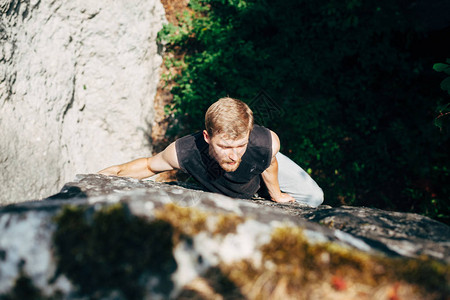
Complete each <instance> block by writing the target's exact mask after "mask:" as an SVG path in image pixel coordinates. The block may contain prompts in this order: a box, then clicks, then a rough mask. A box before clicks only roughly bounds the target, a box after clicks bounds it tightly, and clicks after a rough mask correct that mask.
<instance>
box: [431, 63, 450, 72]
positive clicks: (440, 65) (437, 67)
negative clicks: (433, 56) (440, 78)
mask: <svg viewBox="0 0 450 300" xmlns="http://www.w3.org/2000/svg"><path fill="white" fill-rule="evenodd" d="M448 68H450V66H449V65H447V64H444V63H437V64H434V65H433V70H435V71H437V72H442V71H445V70H446V69H448Z"/></svg>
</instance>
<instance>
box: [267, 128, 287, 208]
mask: <svg viewBox="0 0 450 300" xmlns="http://www.w3.org/2000/svg"><path fill="white" fill-rule="evenodd" d="M270 133H271V134H272V161H271V163H270V166H269V167H268V168H267V169H266V170H265V171H264V172H262V174H261V175H262V178H263V180H264V183H265V184H266V186H267V190H268V191H269V195H270V197H271V198H272V200H273V201H275V202H280V203H285V202H295V199H294V198H293V197H292V196H291V195H289V194H286V193H282V192H281V190H280V184H279V182H278V161H277V158H276V157H275V155H276V154H277V153H278V151H280V139H279V138H278V136H277V134H276V133H275V132H273V131H270Z"/></svg>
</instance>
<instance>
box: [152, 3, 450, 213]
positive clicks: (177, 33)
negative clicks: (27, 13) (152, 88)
mask: <svg viewBox="0 0 450 300" xmlns="http://www.w3.org/2000/svg"><path fill="white" fill-rule="evenodd" d="M405 5H407V3H404V2H403V1H399V0H397V1H391V0H381V1H359V0H345V1H306V0H286V1H276V2H269V1H267V0H258V1H256V0H248V1H247V0H246V1H244V0H204V1H195V0H191V4H190V11H189V12H186V13H185V14H184V15H183V17H181V18H180V25H179V26H178V27H177V26H174V25H168V26H165V27H164V29H163V30H162V31H161V32H160V38H161V39H162V40H164V41H166V43H167V44H166V47H167V49H168V51H173V52H177V53H178V54H180V53H184V56H183V59H180V61H177V62H172V63H177V64H178V65H180V66H182V73H181V75H180V76H177V77H176V79H175V81H176V86H175V87H174V88H173V89H172V94H173V96H174V100H173V101H174V107H173V109H174V112H176V114H177V116H178V117H179V121H180V122H179V124H182V125H183V127H182V128H179V127H174V128H173V129H174V131H173V132H172V134H175V135H178V136H180V135H183V134H186V133H188V132H190V131H192V130H200V129H202V128H203V120H204V119H203V118H204V113H205V111H206V109H207V107H208V106H209V105H210V104H211V103H213V102H214V101H216V100H217V99H218V98H219V97H223V96H231V97H235V98H238V99H241V100H243V101H245V102H247V103H249V104H250V105H251V107H252V109H253V110H254V111H258V110H260V109H261V106H263V105H264V104H263V103H262V100H261V98H258V97H256V98H255V96H256V95H258V93H259V92H260V91H261V90H264V91H265V93H266V95H267V96H268V97H269V98H270V100H271V101H272V104H271V105H272V106H274V105H276V106H278V109H276V110H275V111H274V112H273V113H272V114H269V115H267V114H266V115H262V116H263V117H260V118H259V119H258V118H257V121H259V122H260V123H263V125H265V126H266V127H269V128H270V129H272V130H274V131H275V132H277V134H278V135H279V136H280V139H281V142H282V152H284V153H286V154H288V155H289V156H290V157H291V158H292V159H293V160H295V161H296V162H297V163H299V165H301V166H302V167H303V168H304V169H306V170H308V171H309V172H310V173H311V175H312V176H313V178H314V179H315V180H316V181H318V183H319V184H320V185H321V187H322V188H323V189H324V192H325V199H326V200H325V201H326V203H327V204H331V205H340V204H350V205H364V206H374V207H379V208H384V209H396V210H402V211H413V212H420V213H424V214H427V215H429V216H432V217H435V218H441V219H442V220H444V221H445V219H446V218H448V217H449V215H450V212H449V208H448V203H447V200H448V199H449V196H450V191H449V189H448V188H447V185H446V184H444V183H445V182H447V181H448V179H449V168H450V166H449V159H448V145H449V138H448V135H447V136H446V135H443V134H442V133H441V132H439V130H438V129H437V128H436V127H435V126H433V120H434V118H435V109H436V105H437V103H438V102H439V101H443V100H442V99H443V98H442V97H444V96H445V95H443V93H442V91H440V90H439V81H440V79H439V76H438V75H439V74H438V73H436V72H433V70H432V65H433V62H435V61H432V60H433V59H437V58H434V57H420V54H417V53H416V52H417V51H416V52H415V50H414V49H415V47H416V46H417V45H418V44H420V43H421V42H422V41H423V40H424V39H425V38H426V35H425V33H424V32H423V31H422V30H421V28H420V27H419V26H420V24H418V22H415V19H414V16H413V15H410V14H409V10H408V9H407V7H406V6H405ZM416 24H417V25H416ZM439 99H440V100H439ZM273 103H276V104H273ZM447 220H448V219H447Z"/></svg>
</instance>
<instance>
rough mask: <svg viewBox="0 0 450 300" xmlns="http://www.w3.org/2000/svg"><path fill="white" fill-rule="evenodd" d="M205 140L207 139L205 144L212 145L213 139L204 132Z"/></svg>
mask: <svg viewBox="0 0 450 300" xmlns="http://www.w3.org/2000/svg"><path fill="white" fill-rule="evenodd" d="M203 138H204V139H205V142H207V143H208V144H209V143H211V137H210V136H209V134H208V131H206V130H203Z"/></svg>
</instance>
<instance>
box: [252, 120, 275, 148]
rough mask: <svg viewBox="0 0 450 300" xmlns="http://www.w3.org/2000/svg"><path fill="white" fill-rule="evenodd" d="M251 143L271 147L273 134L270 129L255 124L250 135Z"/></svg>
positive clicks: (256, 145) (255, 145)
mask: <svg viewBox="0 0 450 300" xmlns="http://www.w3.org/2000/svg"><path fill="white" fill-rule="evenodd" d="M249 144H250V145H251V146H254V147H271V146H272V135H271V133H270V130H269V129H268V128H266V127H264V126H261V125H256V124H255V125H254V126H253V129H252V132H251V133H250V137H249Z"/></svg>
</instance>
